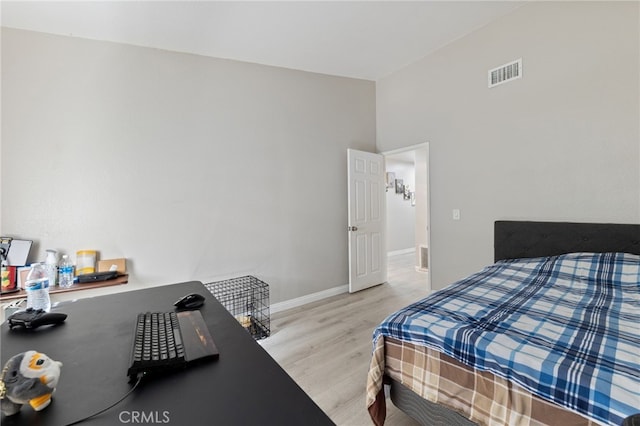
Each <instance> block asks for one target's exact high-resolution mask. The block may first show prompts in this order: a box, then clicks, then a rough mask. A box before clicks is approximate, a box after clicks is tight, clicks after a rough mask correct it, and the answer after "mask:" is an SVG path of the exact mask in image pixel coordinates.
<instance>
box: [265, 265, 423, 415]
mask: <svg viewBox="0 0 640 426" xmlns="http://www.w3.org/2000/svg"><path fill="white" fill-rule="evenodd" d="M413 265H414V254H405V255H396V256H391V257H389V267H388V282H386V283H384V284H381V285H379V286H376V287H373V288H370V289H367V290H363V291H361V292H358V293H354V294H341V295H338V296H334V297H330V298H327V299H324V300H322V301H319V302H315V303H311V304H308V305H305V306H301V307H298V308H294V309H290V310H288V311H283V312H278V313H276V314H274V315H272V317H271V336H270V337H269V338H267V339H264V340H262V341H260V344H261V345H262V346H263V347H264V348H265V350H266V351H267V352H268V353H269V354H270V355H271V356H272V357H273V358H274V359H275V360H276V361H277V362H278V363H279V364H280V365H281V366H282V368H284V370H285V371H286V372H287V373H289V375H290V376H291V377H293V379H294V380H295V381H296V382H297V383H298V385H300V387H301V388H302V389H303V390H304V391H305V392H306V393H307V394H308V395H309V396H310V397H311V398H312V399H313V400H314V401H315V402H316V404H318V405H319V406H320V408H322V409H323V410H324V411H325V413H327V415H328V416H329V417H330V418H331V419H332V420H333V421H334V422H335V423H336V424H337V425H340V426H342V425H349V426H351V425H353V426H360V425H362V426H365V425H371V424H373V423H372V422H371V419H370V418H369V414H368V412H367V409H366V407H365V386H366V380H367V371H368V369H369V363H370V360H371V349H372V341H371V336H372V332H373V329H374V328H375V327H376V326H377V325H378V324H379V323H380V322H381V321H382V320H383V319H384V318H386V317H387V316H388V315H389V314H391V313H392V312H394V311H396V310H397V309H399V308H401V307H403V306H406V305H408V304H409V303H411V302H414V301H416V300H418V299H420V298H422V297H425V296H426V295H427V294H428V291H427V275H426V274H424V273H419V272H416V271H415V268H414V266H413ZM386 424H387V425H390V426H409V425H411V426H415V425H416V424H417V423H416V422H414V421H413V420H412V419H411V418H410V417H408V416H407V415H405V414H404V413H403V412H401V411H400V410H398V409H397V408H395V407H394V406H393V404H392V403H391V401H389V400H387V422H386Z"/></svg>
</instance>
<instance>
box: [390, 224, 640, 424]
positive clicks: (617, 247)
mask: <svg viewBox="0 0 640 426" xmlns="http://www.w3.org/2000/svg"><path fill="white" fill-rule="evenodd" d="M574 252H624V253H631V254H637V255H640V225H637V224H612V223H574V222H533V221H506V220H500V221H496V222H495V224H494V258H495V261H498V260H503V259H518V258H531V257H541V256H554V255H559V254H564V253H574ZM385 383H386V384H388V385H389V386H390V389H389V395H390V397H391V401H392V402H393V404H394V405H395V406H396V407H398V408H399V409H400V410H402V411H404V412H405V413H406V414H408V415H409V416H410V417H412V418H414V419H415V420H417V421H418V422H419V423H420V424H423V425H447V426H473V425H475V423H474V422H472V421H470V420H469V419H467V418H466V417H463V416H462V415H461V414H459V413H457V412H455V411H453V410H450V409H448V408H446V407H444V406H441V405H438V404H435V403H433V402H430V401H427V400H425V399H423V398H421V397H420V396H419V395H418V394H416V393H415V392H413V391H411V390H410V389H409V388H407V387H405V386H404V385H402V384H401V383H400V382H397V381H395V380H393V379H390V378H389V377H385Z"/></svg>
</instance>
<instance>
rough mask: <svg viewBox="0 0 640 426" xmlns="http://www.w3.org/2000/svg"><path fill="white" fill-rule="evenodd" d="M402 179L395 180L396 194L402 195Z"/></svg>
mask: <svg viewBox="0 0 640 426" xmlns="http://www.w3.org/2000/svg"><path fill="white" fill-rule="evenodd" d="M403 183H404V182H403V180H402V179H396V194H404V185H403Z"/></svg>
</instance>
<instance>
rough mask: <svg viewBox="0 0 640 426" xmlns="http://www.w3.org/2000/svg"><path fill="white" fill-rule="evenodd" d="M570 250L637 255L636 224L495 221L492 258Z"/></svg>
mask: <svg viewBox="0 0 640 426" xmlns="http://www.w3.org/2000/svg"><path fill="white" fill-rule="evenodd" d="M573 252H623V253H633V254H639V255H640V225H636V224H618V223H573V222H530V221H510V220H499V221H496V222H495V228H494V258H495V260H496V261H498V260H502V259H518V258H524V257H540V256H554V255H558V254H564V253H573Z"/></svg>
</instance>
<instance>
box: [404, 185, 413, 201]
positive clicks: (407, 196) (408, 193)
mask: <svg viewBox="0 0 640 426" xmlns="http://www.w3.org/2000/svg"><path fill="white" fill-rule="evenodd" d="M403 198H404V199H405V200H409V199H411V191H410V190H409V185H405V186H404V194H403Z"/></svg>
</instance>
